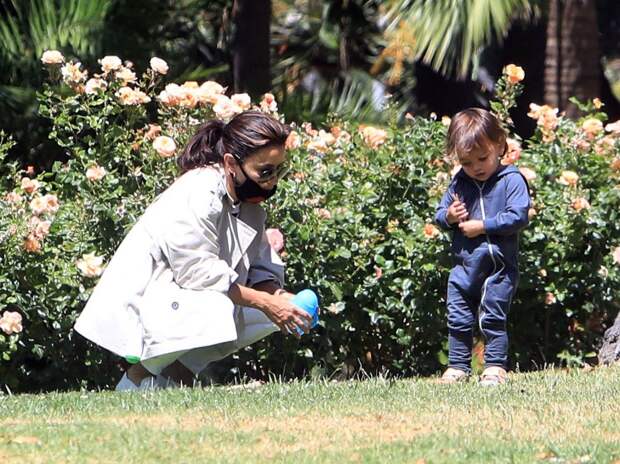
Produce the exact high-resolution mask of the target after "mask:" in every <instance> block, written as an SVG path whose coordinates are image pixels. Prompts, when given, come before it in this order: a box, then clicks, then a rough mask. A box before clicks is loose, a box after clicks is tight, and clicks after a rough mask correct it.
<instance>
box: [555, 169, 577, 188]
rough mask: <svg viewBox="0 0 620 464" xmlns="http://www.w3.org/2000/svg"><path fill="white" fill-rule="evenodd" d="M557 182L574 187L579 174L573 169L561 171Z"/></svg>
mask: <svg viewBox="0 0 620 464" xmlns="http://www.w3.org/2000/svg"><path fill="white" fill-rule="evenodd" d="M558 182H559V183H560V184H562V185H567V186H569V187H575V186H576V185H577V182H579V175H578V174H577V173H576V172H575V171H562V175H560V178H559V179H558Z"/></svg>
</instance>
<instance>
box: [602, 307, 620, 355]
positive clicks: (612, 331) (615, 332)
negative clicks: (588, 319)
mask: <svg viewBox="0 0 620 464" xmlns="http://www.w3.org/2000/svg"><path fill="white" fill-rule="evenodd" d="M619 360H620V314H618V316H617V317H616V321H615V322H614V325H613V326H611V327H610V328H609V329H607V331H606V332H605V335H604V337H603V346H601V349H600V350H599V352H598V362H599V363H600V364H612V363H615V362H616V361H619Z"/></svg>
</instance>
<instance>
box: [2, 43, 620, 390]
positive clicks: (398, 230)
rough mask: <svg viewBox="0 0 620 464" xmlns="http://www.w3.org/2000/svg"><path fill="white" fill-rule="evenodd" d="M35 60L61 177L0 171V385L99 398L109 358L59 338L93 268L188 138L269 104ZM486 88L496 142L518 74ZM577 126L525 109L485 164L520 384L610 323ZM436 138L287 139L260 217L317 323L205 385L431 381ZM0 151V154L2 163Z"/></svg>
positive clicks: (581, 350) (591, 137) (409, 126)
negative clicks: (44, 77)
mask: <svg viewBox="0 0 620 464" xmlns="http://www.w3.org/2000/svg"><path fill="white" fill-rule="evenodd" d="M43 58H44V59H43V62H44V64H45V66H46V69H47V70H48V71H49V74H50V83H49V85H48V86H46V87H45V88H44V89H42V91H41V93H40V103H41V109H40V111H41V113H42V114H43V115H45V116H47V117H48V118H49V119H50V120H51V122H52V130H51V132H50V137H51V138H52V139H53V140H55V141H56V143H58V145H59V146H61V147H62V148H63V149H64V150H65V152H66V161H65V162H62V163H61V162H58V163H56V164H55V165H54V166H53V168H52V170H51V171H49V172H41V173H38V174H36V173H35V172H34V170H33V169H31V168H29V169H25V170H20V169H18V168H17V167H16V166H14V165H6V164H4V165H3V169H4V170H5V172H4V174H5V175H4V176H3V183H2V184H1V191H0V211H2V214H1V216H0V263H1V264H0V317H2V319H1V323H0V354H1V355H2V360H1V361H0V383H5V384H7V385H8V386H10V388H11V389H13V390H15V389H20V390H37V389H51V388H67V387H74V386H77V385H88V386H95V385H99V386H104V385H110V384H111V382H113V381H114V379H115V378H117V377H118V373H119V369H118V366H117V362H118V359H117V358H115V357H114V356H112V355H110V354H108V353H106V352H104V351H103V350H102V349H100V348H98V347H95V346H93V345H91V344H90V343H88V342H86V341H85V340H83V339H82V338H81V337H80V336H77V335H76V334H75V333H74V332H73V330H72V326H73V323H74V322H75V319H76V317H77V316H78V315H79V313H80V311H81V310H82V308H83V306H84V303H85V302H86V300H87V299H88V297H89V295H90V292H91V291H92V288H93V287H94V285H95V284H96V282H97V279H98V277H99V276H100V275H101V273H102V272H103V270H104V268H105V265H106V262H107V261H109V259H110V258H111V256H112V255H113V253H114V250H115V249H116V247H117V246H118V245H119V243H120V241H121V240H122V239H123V237H124V235H125V234H126V232H127V231H128V229H129V228H130V227H131V226H132V224H133V223H134V222H135V221H136V219H137V218H138V217H139V215H140V214H141V213H142V211H143V210H144V209H145V208H146V206H147V205H148V204H149V203H150V202H151V201H152V200H153V198H154V197H155V196H156V195H157V194H158V193H160V192H161V191H162V190H163V189H165V188H166V187H167V186H168V185H169V184H170V183H171V182H172V181H173V179H174V177H175V175H176V174H177V171H176V166H175V161H174V156H175V155H176V154H177V153H178V151H179V150H180V149H181V147H183V146H184V145H185V143H186V142H187V140H188V138H189V137H190V136H191V135H192V133H193V132H194V131H195V130H196V128H197V127H198V126H199V125H200V123H201V122H202V121H204V120H205V119H208V118H211V117H214V116H215V117H219V118H222V119H225V120H226V119H229V118H230V117H232V116H233V115H234V114H236V113H238V112H240V111H243V110H244V109H247V108H250V107H257V108H259V109H261V110H262V111H266V112H269V113H273V114H274V115H276V114H277V102H276V100H275V98H274V96H273V95H271V94H267V95H265V97H264V98H263V100H262V101H261V102H259V103H257V104H255V105H254V104H253V103H252V102H251V101H250V99H249V97H248V96H247V95H245V94H239V95H232V96H227V95H226V91H225V90H226V89H224V88H223V87H221V86H220V85H219V84H217V83H216V82H204V83H197V82H186V83H183V84H181V85H179V84H175V83H165V82H162V78H163V75H164V74H166V73H167V71H168V67H167V64H166V63H165V62H163V60H160V59H155V58H154V59H152V60H151V68H150V69H147V70H145V71H144V72H143V73H141V74H140V73H139V72H138V71H137V70H134V69H133V68H132V66H131V64H130V63H123V61H122V60H121V59H120V58H118V57H104V58H103V59H101V60H100V65H101V69H99V70H94V71H90V70H86V69H82V67H81V65H79V63H76V62H74V61H71V60H68V59H66V58H65V57H63V56H62V55H61V54H57V53H47V55H44V57H43ZM89 72H94V74H92V75H91V74H90V73H89ZM505 72H506V79H505V80H503V81H502V82H501V83H500V85H499V87H498V97H499V100H498V102H496V103H494V108H493V109H494V111H495V112H496V113H497V114H498V115H499V116H500V117H501V118H502V120H503V121H504V123H505V125H506V127H510V124H511V122H510V117H509V110H510V108H511V106H512V105H513V103H514V98H515V97H516V96H517V95H518V93H519V92H520V86H521V84H520V83H519V82H520V80H522V79H523V71H522V70H521V69H520V68H517V67H513V68H507V69H506V71H505ZM583 109H584V110H585V112H586V114H587V115H586V116H585V117H584V118H583V119H582V120H579V121H570V120H568V119H566V118H564V117H563V115H561V114H557V111H556V110H554V109H553V108H549V107H544V106H532V108H531V110H532V111H531V116H532V117H534V118H536V119H537V121H538V126H539V129H538V132H537V133H536V135H535V136H534V137H533V138H532V139H531V140H526V141H521V140H519V139H518V138H517V137H516V136H515V137H512V139H511V140H510V143H509V152H508V154H507V156H506V157H505V159H504V162H505V163H515V164H516V165H517V166H519V167H520V168H521V169H522V172H523V173H524V175H525V176H526V177H527V178H528V179H529V181H530V187H531V189H532V194H533V199H534V201H533V207H532V210H531V215H532V224H531V225H530V227H529V228H528V229H527V230H526V231H525V232H524V234H523V240H522V254H521V258H520V262H521V270H522V274H521V275H522V277H521V285H520V288H519V292H518V294H517V297H516V299H515V303H514V305H513V311H512V315H511V322H510V324H511V329H510V330H511V336H512V338H511V340H512V343H511V354H512V358H513V360H514V361H515V363H518V364H519V365H520V366H522V367H523V368H531V367H535V366H538V365H542V364H544V363H554V362H558V361H562V362H569V363H580V362H583V361H584V360H586V359H587V358H588V356H589V355H590V354H591V352H592V351H593V350H594V349H595V348H596V343H597V340H598V338H597V337H598V335H599V334H600V332H601V330H602V329H603V327H604V325H605V323H606V322H607V321H608V320H609V319H610V318H611V317H612V316H613V315H614V313H615V312H617V303H618V291H619V289H620V286H619V285H618V284H619V283H620V282H619V280H620V274H619V273H618V262H619V261H620V256H619V255H620V251H618V250H620V248H619V247H620V230H619V226H618V225H617V224H618V220H617V219H618V218H617V216H618V211H619V206H620V189H619V188H618V180H619V173H620V154H619V151H618V143H619V142H618V139H619V138H620V129H618V127H619V126H620V124H618V123H614V124H605V122H606V121H605V115H604V113H602V112H601V111H600V110H601V108H600V106H598V107H597V104H596V103H595V102H590V103H587V104H585V105H584V106H583ZM594 120H596V121H599V122H600V124H599V123H598V122H594ZM448 122H449V119H448V118H443V120H442V121H436V120H435V119H434V118H431V119H424V118H419V117H415V118H414V117H411V116H408V117H407V118H406V119H405V122H404V123H402V124H399V123H397V122H396V120H395V121H394V122H393V123H392V124H391V125H390V126H389V127H383V128H378V127H372V126H358V125H356V124H354V123H353V122H351V121H339V120H337V119H334V120H332V121H331V122H330V124H329V127H328V128H323V129H319V128H313V127H312V126H311V125H309V124H300V125H296V126H295V131H294V132H293V134H292V135H291V137H290V138H289V140H288V141H287V147H288V148H289V153H290V159H291V163H292V167H293V170H292V173H291V174H290V175H289V177H288V178H287V179H285V180H284V181H282V183H281V185H280V187H279V194H278V196H277V198H276V199H275V200H274V201H272V202H271V203H270V204H269V205H268V207H269V210H270V211H269V212H270V220H269V224H268V226H269V227H271V228H274V229H276V230H272V231H270V232H269V237H270V241H271V242H272V243H273V245H274V247H276V248H277V249H278V251H279V252H280V253H281V254H282V257H283V258H284V259H285V260H286V261H287V265H288V268H287V273H288V281H289V284H290V286H291V288H292V289H293V290H301V289H302V288H305V287H310V288H313V289H315V290H316V291H317V292H318V293H319V295H320V296H321V307H322V314H321V323H320V326H319V327H318V328H317V329H316V330H315V331H314V332H313V333H312V334H311V335H306V336H304V337H303V339H302V341H301V342H298V341H296V340H294V339H292V338H284V337H282V336H280V335H274V336H272V337H270V338H269V339H268V340H266V341H263V342H261V343H259V344H258V345H256V346H254V347H252V348H251V349H248V350H245V351H243V352H241V353H238V354H236V355H234V357H233V358H231V359H229V360H227V361H226V362H224V363H222V364H221V365H220V367H221V369H220V372H223V373H224V374H231V373H232V374H235V375H248V376H252V377H259V378H265V377H267V376H269V375H277V376H282V377H289V376H298V375H306V374H311V375H333V374H335V373H338V375H343V376H348V375H351V374H353V373H355V372H358V371H360V369H363V370H364V371H366V372H382V371H389V372H391V373H394V374H415V373H430V372H434V371H436V370H437V369H438V368H439V367H440V366H441V364H442V363H445V361H446V344H445V343H446V328H445V309H444V305H445V297H444V295H445V287H446V279H447V272H448V270H449V268H450V261H449V256H448V249H449V237H448V236H447V235H446V234H445V233H444V232H441V231H440V230H439V229H437V227H435V225H434V224H432V219H433V216H434V208H435V206H436V204H437V202H438V201H439V198H440V197H441V195H442V193H443V191H444V190H445V188H446V187H447V184H448V182H449V180H450V177H451V175H453V174H454V172H455V171H456V170H457V169H458V167H457V166H455V165H454V163H453V161H452V160H450V159H448V158H447V157H446V156H445V153H444V138H445V134H446V123H448ZM2 140H3V141H2V142H0V155H2V154H3V153H6V151H7V150H8V149H9V148H10V141H9V140H7V139H2Z"/></svg>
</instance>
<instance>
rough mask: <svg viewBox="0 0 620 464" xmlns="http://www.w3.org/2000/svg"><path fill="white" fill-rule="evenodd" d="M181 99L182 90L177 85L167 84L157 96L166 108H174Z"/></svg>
mask: <svg viewBox="0 0 620 464" xmlns="http://www.w3.org/2000/svg"><path fill="white" fill-rule="evenodd" d="M182 98H183V90H182V89H181V86H179V85H178V84H168V85H167V86H166V87H165V89H164V90H162V91H161V92H160V93H159V95H158V96H157V99H158V100H159V101H160V102H162V103H163V104H164V105H166V106H176V105H178V104H179V103H180V102H181V99H182Z"/></svg>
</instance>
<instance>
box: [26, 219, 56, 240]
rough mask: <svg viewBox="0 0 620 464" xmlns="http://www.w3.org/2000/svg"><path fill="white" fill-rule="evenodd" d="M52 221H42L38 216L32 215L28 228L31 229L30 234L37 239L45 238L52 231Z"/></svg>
mask: <svg viewBox="0 0 620 464" xmlns="http://www.w3.org/2000/svg"><path fill="white" fill-rule="evenodd" d="M51 225H52V223H51V222H50V221H42V220H41V219H39V217H37V216H32V217H31V218H30V220H29V221H28V229H29V230H30V232H31V234H30V236H31V237H33V238H35V239H36V240H43V239H45V237H47V236H48V235H49V233H50V227H51Z"/></svg>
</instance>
